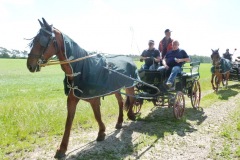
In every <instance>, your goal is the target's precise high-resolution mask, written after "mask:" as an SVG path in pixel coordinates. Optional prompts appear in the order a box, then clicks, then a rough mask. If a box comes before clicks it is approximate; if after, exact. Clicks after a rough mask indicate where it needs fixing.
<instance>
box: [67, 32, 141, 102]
mask: <svg viewBox="0 0 240 160" xmlns="http://www.w3.org/2000/svg"><path fill="white" fill-rule="evenodd" d="M63 39H64V47H65V56H66V58H67V59H68V60H72V59H77V58H80V57H85V56H88V55H89V54H88V53H87V52H86V51H85V50H83V49H82V48H80V47H79V46H78V45H77V43H75V42H74V41H73V40H72V39H70V38H69V37H68V36H67V35H64V34H63ZM70 65H71V68H72V72H73V75H74V82H73V83H72V84H70V83H69V82H68V78H67V76H65V79H64V90H65V94H66V95H68V94H69V92H70V90H71V89H72V90H73V91H74V96H76V97H77V98H80V99H90V98H94V97H102V96H105V95H109V94H111V93H113V92H116V91H118V90H120V89H122V88H129V87H133V86H135V85H136V83H135V81H134V80H133V79H139V76H138V71H137V67H136V65H135V64H134V62H133V61H132V58H130V57H127V56H122V55H106V56H104V55H100V54H99V55H97V56H94V57H91V58H87V59H84V60H82V61H78V62H74V63H70ZM123 75H125V76H123ZM126 76H127V77H126ZM128 77H130V78H128ZM132 78H133V79H132Z"/></svg>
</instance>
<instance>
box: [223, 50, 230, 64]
mask: <svg viewBox="0 0 240 160" xmlns="http://www.w3.org/2000/svg"><path fill="white" fill-rule="evenodd" d="M223 58H225V59H228V60H229V61H232V55H231V54H230V53H229V49H226V53H223Z"/></svg>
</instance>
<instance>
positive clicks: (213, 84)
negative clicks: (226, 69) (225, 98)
mask: <svg viewBox="0 0 240 160" xmlns="http://www.w3.org/2000/svg"><path fill="white" fill-rule="evenodd" d="M213 78H214V74H212V79H211V84H212V89H213V90H215V87H214V84H213V83H214V82H213Z"/></svg>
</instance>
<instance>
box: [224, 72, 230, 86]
mask: <svg viewBox="0 0 240 160" xmlns="http://www.w3.org/2000/svg"><path fill="white" fill-rule="evenodd" d="M229 76H230V72H227V74H226V76H225V80H226V88H228V79H229Z"/></svg>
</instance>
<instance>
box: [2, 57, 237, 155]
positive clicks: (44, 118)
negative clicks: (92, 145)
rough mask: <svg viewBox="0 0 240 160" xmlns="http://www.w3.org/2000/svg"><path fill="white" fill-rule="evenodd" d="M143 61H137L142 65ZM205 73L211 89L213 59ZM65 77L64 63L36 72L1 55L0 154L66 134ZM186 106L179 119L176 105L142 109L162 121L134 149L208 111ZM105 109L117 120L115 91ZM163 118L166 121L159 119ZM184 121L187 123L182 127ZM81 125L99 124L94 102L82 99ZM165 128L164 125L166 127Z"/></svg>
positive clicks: (156, 121) (78, 119)
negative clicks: (150, 111) (173, 109)
mask: <svg viewBox="0 0 240 160" xmlns="http://www.w3.org/2000/svg"><path fill="white" fill-rule="evenodd" d="M141 64H142V63H140V62H137V65H138V66H140V65H141ZM200 74H201V79H200V83H201V87H202V91H203V92H205V91H207V90H209V89H211V85H210V64H201V66H200ZM63 78H64V73H63V72H62V70H61V68H60V66H50V67H45V68H42V71H41V72H39V73H34V74H33V73H30V72H29V71H28V70H27V68H26V60H18V59H0V84H1V85H0V90H1V94H0V133H1V134H0V140H1V141H0V148H1V149H0V159H1V158H3V157H5V156H6V155H8V154H12V155H14V156H13V157H12V158H19V157H20V156H21V155H22V154H23V153H24V152H26V151H31V150H32V149H34V148H35V147H36V146H38V145H41V144H46V143H47V141H51V139H53V138H54V137H56V136H57V137H59V138H58V139H59V140H60V139H61V138H60V137H61V135H62V133H63V131H64V125H65V120H66V114H67V110H66V98H67V97H66V96H65V94H64V91H63ZM212 96H213V97H207V98H206V100H208V99H214V100H217V99H219V97H214V96H215V95H214V94H212ZM151 107H152V104H151V103H145V104H144V107H143V111H142V112H143V113H144V112H146V111H149V110H150V109H151ZM187 110H188V111H187V112H186V113H187V114H186V116H185V118H183V119H182V120H180V121H177V120H175V119H174V118H173V115H172V110H171V109H167V110H161V111H159V110H156V112H153V113H151V114H150V115H142V117H144V118H141V117H140V118H139V120H140V121H145V122H148V123H151V125H153V126H154V127H157V128H158V130H157V132H158V133H157V135H156V134H155V133H150V135H148V136H147V137H148V139H149V142H145V143H143V142H142V140H144V139H145V138H144V137H143V138H142V140H141V139H140V140H139V145H138V146H131V147H130V148H131V149H132V150H135V149H136V147H137V148H142V147H143V146H146V145H148V144H149V143H153V142H154V140H155V139H156V137H158V138H159V137H164V135H167V134H173V133H175V132H177V133H178V132H180V133H179V134H182V133H184V132H185V131H192V130H193V129H192V128H191V125H190V124H189V123H188V122H187V121H186V120H187V119H190V120H195V121H200V122H199V123H201V120H204V117H202V112H199V111H195V110H193V109H191V108H188V109H187ZM101 111H102V115H103V116H102V117H103V121H104V122H105V123H106V124H108V123H112V122H116V120H117V114H118V105H117V102H116V100H115V97H114V96H108V97H105V100H104V101H102V107H101ZM159 114H160V115H161V116H159ZM192 115H194V116H192ZM196 115H197V116H196ZM125 117H126V116H125ZM159 122H162V123H160V124H159ZM197 123H198V122H197ZM166 124H167V125H166ZM238 125H239V126H240V124H238ZM179 126H180V127H182V129H179ZM113 127H114V126H113ZM79 128H83V129H85V130H86V129H91V128H93V129H94V130H96V128H97V123H96V122H95V118H94V115H93V113H92V109H91V107H90V105H89V104H88V103H85V102H83V101H80V103H79V104H78V107H77V111H76V116H75V119H74V124H73V129H79ZM146 128H147V127H146ZM162 129H164V130H165V131H164V132H163V131H162ZM143 133H144V134H145V132H143ZM146 134H147V133H146ZM96 136H97V135H96ZM149 136H150V138H149ZM94 139H95V137H94V138H93V140H94ZM239 150H240V149H239ZM125 152H126V153H127V152H128V151H124V153H125Z"/></svg>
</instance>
